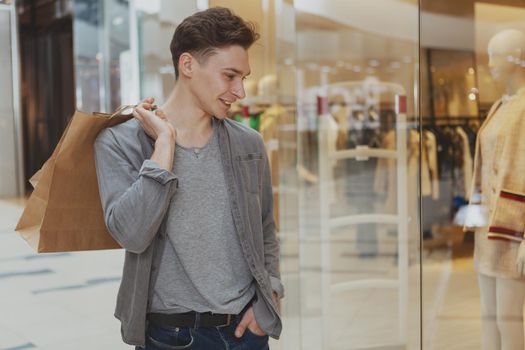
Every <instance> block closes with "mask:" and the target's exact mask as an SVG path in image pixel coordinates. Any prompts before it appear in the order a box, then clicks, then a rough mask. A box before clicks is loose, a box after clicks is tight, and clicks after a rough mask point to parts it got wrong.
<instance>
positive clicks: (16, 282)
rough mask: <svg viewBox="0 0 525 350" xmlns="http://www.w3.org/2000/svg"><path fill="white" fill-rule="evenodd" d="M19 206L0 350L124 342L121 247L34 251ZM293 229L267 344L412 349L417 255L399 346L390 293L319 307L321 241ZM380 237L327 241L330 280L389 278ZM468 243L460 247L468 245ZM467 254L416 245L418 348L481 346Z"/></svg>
mask: <svg viewBox="0 0 525 350" xmlns="http://www.w3.org/2000/svg"><path fill="white" fill-rule="evenodd" d="M22 205H23V200H18V199H14V200H13V199H12V200H2V201H0V261H1V263H0V314H1V315H2V317H0V350H15V349H17V350H20V349H48V350H51V349H53V350H57V349H93V348H98V349H129V348H130V347H129V346H126V345H124V344H122V342H121V340H120V337H119V325H118V323H117V321H116V320H115V319H114V318H113V316H112V313H113V307H114V301H115V295H116V291H117V288H118V283H119V280H120V273H121V268H122V252H121V251H118V250H117V251H115V250H113V251H101V252H80V253H65V254H48V255H37V254H35V253H34V252H32V250H31V249H30V248H29V247H28V245H27V244H26V243H25V242H24V241H23V240H22V239H21V238H20V237H19V236H18V235H17V234H16V233H14V232H13V229H14V226H15V224H16V220H17V218H18V217H19V215H20V213H21V210H22ZM294 237H296V235H295V236H294V235H293V234H290V235H285V234H283V236H282V240H281V241H282V246H283V249H282V255H283V257H282V272H283V281H284V282H285V285H286V288H287V297H286V298H285V299H284V300H283V304H282V313H283V322H284V331H283V336H282V338H281V340H280V341H278V342H275V341H274V342H272V349H286V350H288V349H290V350H292V349H293V350H296V349H297V350H298V349H312V350H313V349H315V350H318V349H359V348H375V349H379V348H381V349H400V348H404V349H418V348H419V344H420V342H421V338H420V334H421V331H420V329H421V322H420V315H421V313H420V310H421V308H420V305H421V304H420V285H421V283H420V280H419V278H420V277H419V276H420V274H419V272H420V269H419V264H418V263H417V259H416V260H412V261H411V267H410V273H409V276H410V278H409V288H408V295H409V303H408V306H407V308H406V309H405V310H403V312H402V317H403V319H404V320H406V322H407V323H406V324H407V338H406V339H405V340H406V341H405V343H407V344H408V345H405V346H401V347H400V346H396V345H395V344H396V343H399V339H398V337H399V328H398V326H399V322H400V318H399V312H398V309H397V301H398V294H397V291H396V290H356V291H351V292H345V293H342V294H338V295H336V296H333V297H332V298H330V303H329V307H330V309H329V310H328V311H327V310H326V309H324V308H323V307H324V306H326V305H327V304H326V303H323V298H322V296H323V293H325V292H326V288H324V287H323V281H326V279H323V278H326V275H325V273H326V271H323V270H322V269H321V267H320V253H319V252H320V249H319V248H320V243H319V242H316V241H315V240H311V239H304V240H297V241H294ZM343 238H344V237H343ZM381 242H382V243H381V250H380V254H379V255H378V256H377V257H376V258H373V259H363V258H360V257H358V256H356V255H355V254H354V253H355V251H354V249H353V248H352V247H353V244H354V242H353V241H352V239H351V238H348V240H345V239H341V240H339V241H336V242H332V252H333V256H332V264H331V265H332V266H331V271H330V280H331V281H333V282H336V281H341V280H348V279H359V278H362V277H366V276H368V277H395V276H396V269H395V266H396V265H395V262H396V259H395V256H394V255H392V254H391V251H392V242H391V239H390V241H389V238H388V237H387V236H385V237H384V239H383V240H382V241H381ZM468 249H470V248H469V247H468V245H467V246H466V247H464V250H466V251H467V253H468ZM467 253H465V252H462V253H461V254H456V253H453V252H452V251H451V250H450V249H441V250H434V251H433V252H432V253H431V254H427V253H425V256H424V260H423V261H424V262H423V289H422V291H423V313H422V317H423V343H424V345H425V346H424V349H425V350H427V349H462V350H469V349H473V350H474V349H479V348H480V342H479V338H480V322H479V308H478V303H479V300H478V299H479V296H478V290H477V285H476V278H475V275H474V273H473V272H472V260H471V258H469V255H468V254H467ZM452 256H455V258H454V259H451V257H452ZM416 258H417V257H416ZM323 276H324V277H323ZM327 320H328V321H327ZM327 322H329V323H327ZM323 344H324V345H323ZM379 346H382V347H379Z"/></svg>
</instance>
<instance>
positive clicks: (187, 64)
mask: <svg viewBox="0 0 525 350" xmlns="http://www.w3.org/2000/svg"><path fill="white" fill-rule="evenodd" d="M195 64H198V62H197V60H196V59H195V57H193V56H192V55H191V54H190V53H188V52H184V53H182V54H181V55H180V57H179V75H184V76H186V77H188V78H191V76H192V75H193V71H194V69H195Z"/></svg>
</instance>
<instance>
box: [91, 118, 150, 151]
mask: <svg viewBox="0 0 525 350" xmlns="http://www.w3.org/2000/svg"><path fill="white" fill-rule="evenodd" d="M147 143H148V137H147V136H146V134H145V133H144V131H143V130H142V127H141V126H140V124H139V122H138V120H136V119H135V118H132V119H130V120H128V121H126V122H124V123H121V124H117V125H114V126H112V127H109V128H106V129H104V130H102V131H101V132H100V133H99V135H98V136H97V139H96V141H95V148H96V149H114V150H118V151H119V152H120V153H124V154H126V155H127V157H130V158H131V157H138V158H141V157H143V154H144V152H145V149H144V147H146V148H149V146H148V145H147ZM149 143H151V142H149ZM151 147H152V145H151Z"/></svg>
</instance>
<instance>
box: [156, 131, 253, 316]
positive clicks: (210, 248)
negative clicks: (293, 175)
mask: <svg viewBox="0 0 525 350" xmlns="http://www.w3.org/2000/svg"><path fill="white" fill-rule="evenodd" d="M173 173H174V174H175V175H176V176H177V177H178V179H179V188H178V190H177V193H176V194H175V195H174V197H173V199H172V202H171V204H170V207H169V209H168V213H167V215H168V217H167V221H166V230H167V236H168V238H169V242H166V243H167V244H164V251H163V252H162V253H161V254H162V256H161V263H160V266H159V271H158V275H157V278H156V280H155V281H153V283H152V291H151V293H150V295H151V296H152V300H151V308H150V310H149V311H150V312H161V313H181V312H187V311H197V312H207V311H211V312H214V313H229V314H237V313H239V312H240V311H241V310H242V308H243V307H244V306H245V305H246V304H247V303H248V302H249V301H250V299H251V298H252V297H253V295H254V294H255V286H254V284H253V277H252V274H251V272H250V269H249V267H248V264H247V262H246V260H245V258H244V256H243V254H242V251H241V246H240V243H239V238H238V237H237V235H236V233H235V227H234V225H233V218H232V214H231V209H230V201H229V198H228V193H227V189H226V182H225V179H224V171H223V167H222V160H221V154H220V149H219V140H218V132H217V123H216V122H214V123H213V134H212V136H211V137H210V140H209V141H208V143H207V144H206V145H205V146H204V147H203V148H201V149H198V150H196V149H189V148H185V147H182V146H180V145H177V147H176V151H175V160H174V167H173Z"/></svg>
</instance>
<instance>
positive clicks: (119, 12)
mask: <svg viewBox="0 0 525 350" xmlns="http://www.w3.org/2000/svg"><path fill="white" fill-rule="evenodd" d="M73 5H74V21H73V26H74V28H73V33H74V40H73V42H74V45H75V76H76V104H77V108H78V109H80V110H85V111H101V112H108V111H112V110H115V109H116V108H117V107H119V106H120V105H121V104H122V103H123V102H125V101H127V100H129V98H128V97H129V95H130V94H132V92H130V91H129V90H130V89H131V88H132V87H130V86H131V84H129V81H127V80H125V78H126V77H129V76H131V75H132V60H131V54H130V44H129V38H130V34H129V28H130V26H129V4H128V2H127V1H120V0H111V1H101V0H97V1H90V0H74V1H73ZM121 77H124V80H122V79H121Z"/></svg>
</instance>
